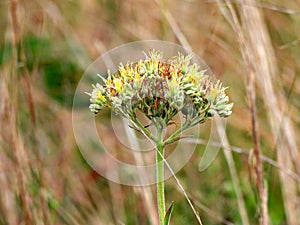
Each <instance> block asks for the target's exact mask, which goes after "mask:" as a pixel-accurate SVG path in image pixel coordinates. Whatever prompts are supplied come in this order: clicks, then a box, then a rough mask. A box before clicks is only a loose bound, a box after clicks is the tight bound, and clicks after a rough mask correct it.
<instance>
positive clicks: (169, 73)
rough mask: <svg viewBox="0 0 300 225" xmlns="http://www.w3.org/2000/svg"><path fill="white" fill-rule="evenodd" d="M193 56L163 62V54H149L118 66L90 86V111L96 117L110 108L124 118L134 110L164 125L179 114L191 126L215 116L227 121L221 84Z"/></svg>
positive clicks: (228, 110)
mask: <svg viewBox="0 0 300 225" xmlns="http://www.w3.org/2000/svg"><path fill="white" fill-rule="evenodd" d="M191 59H192V55H187V56H184V55H182V54H181V53H178V55H177V56H175V57H173V58H171V59H168V60H166V61H163V57H162V52H160V51H156V50H151V51H149V52H148V54H147V57H146V58H145V59H143V60H140V61H139V62H128V63H126V65H123V64H120V65H119V68H118V71H117V72H116V73H115V74H113V75H110V74H109V75H108V77H107V79H104V78H102V79H103V81H104V84H99V83H97V84H96V85H93V91H92V93H90V94H89V95H90V103H91V104H90V110H91V111H92V112H94V113H98V112H99V111H100V110H101V109H103V108H106V107H108V108H111V109H112V110H113V111H115V112H116V113H119V114H121V115H123V116H125V117H127V118H129V119H130V118H133V117H135V113H136V111H137V110H139V111H141V112H143V113H144V115H145V116H146V117H147V118H149V119H150V120H152V119H153V118H161V119H162V120H163V121H164V122H165V124H168V122H169V121H170V120H171V119H172V118H173V117H174V116H175V115H176V114H178V113H179V112H182V113H183V114H184V115H185V117H186V119H187V120H189V122H190V123H191V124H196V123H200V122H204V121H205V120H206V119H208V118H210V117H212V116H214V115H216V114H218V115H219V116H221V117H227V116H229V115H230V114H231V109H232V106H233V103H229V98H228V96H227V95H226V93H225V90H226V88H225V87H223V86H222V83H221V82H220V81H217V82H213V81H212V80H211V77H210V76H208V75H206V74H205V72H206V71H205V70H201V69H200V67H199V66H198V65H196V64H191Z"/></svg>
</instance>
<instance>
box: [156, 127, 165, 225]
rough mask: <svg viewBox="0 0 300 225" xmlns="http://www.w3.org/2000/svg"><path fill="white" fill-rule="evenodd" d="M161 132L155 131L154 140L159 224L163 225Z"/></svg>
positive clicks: (163, 192)
mask: <svg viewBox="0 0 300 225" xmlns="http://www.w3.org/2000/svg"><path fill="white" fill-rule="evenodd" d="M162 132H163V130H158V129H157V140H156V148H157V151H156V191H157V206H158V216H159V224H160V225H164V217H165V214H166V206H165V186H164V159H163V156H164V143H163V142H162Z"/></svg>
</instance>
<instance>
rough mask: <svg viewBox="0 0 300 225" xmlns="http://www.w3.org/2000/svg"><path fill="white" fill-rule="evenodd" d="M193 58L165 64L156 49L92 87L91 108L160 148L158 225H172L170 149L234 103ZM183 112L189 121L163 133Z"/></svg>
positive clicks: (180, 57)
mask: <svg viewBox="0 0 300 225" xmlns="http://www.w3.org/2000/svg"><path fill="white" fill-rule="evenodd" d="M192 57H193V56H192V55H187V56H184V55H182V54H181V53H178V55H177V56H175V57H173V58H171V59H168V60H165V61H164V60H163V56H162V52H160V51H156V50H151V51H149V52H148V54H147V57H146V59H144V60H140V61H139V62H128V63H127V64H126V65H123V64H120V66H119V69H118V71H117V72H116V73H114V74H113V75H111V74H110V73H108V77H107V78H104V77H101V76H100V78H101V81H102V83H101V84H100V83H97V84H96V85H93V86H92V87H93V90H92V92H91V93H87V94H88V95H89V96H90V106H89V108H90V110H91V111H92V112H94V113H98V112H99V111H101V109H103V108H111V109H112V110H113V111H114V112H115V113H116V114H119V115H121V116H123V117H125V118H127V119H129V120H130V121H131V123H132V124H133V127H134V128H136V129H137V130H138V131H139V132H141V133H142V134H143V135H145V136H146V137H147V138H148V139H149V140H151V141H152V142H153V143H154V144H155V147H156V181H157V183H156V188H157V206H158V215H159V224H160V225H168V224H169V220H170V217H171V212H172V209H173V204H172V205H171V207H170V208H169V209H168V210H167V212H166V206H165V192H164V164H165V159H164V154H165V147H166V146H167V145H169V144H172V143H174V142H176V141H178V140H179V139H180V138H181V134H182V133H183V132H184V131H185V130H187V129H189V128H191V127H193V126H196V125H197V124H201V123H204V122H205V121H207V120H208V119H210V118H212V117H213V116H215V115H217V114H218V115H219V116H221V117H227V116H229V115H231V113H232V111H231V109H232V107H233V103H229V98H228V96H227V95H226V94H225V90H226V87H223V86H222V83H221V82H220V81H217V82H213V81H212V80H211V77H210V76H208V75H206V74H205V73H206V71H205V70H201V69H200V67H199V66H198V65H197V64H191V59H192ZM137 112H141V113H142V114H143V115H144V116H145V117H146V118H147V119H148V120H149V121H150V122H151V124H152V125H153V126H155V128H156V135H153V134H152V133H151V132H150V130H148V128H147V127H146V126H144V125H143V124H142V123H141V122H140V120H139V119H138V117H137ZM179 113H181V114H182V115H183V116H184V118H185V121H184V122H183V124H182V125H181V126H180V127H179V128H178V129H177V130H176V131H175V132H174V133H173V134H171V135H170V136H169V137H166V138H165V139H164V132H165V131H166V129H167V127H168V125H169V124H172V123H174V122H173V119H174V117H175V116H176V115H178V114H179Z"/></svg>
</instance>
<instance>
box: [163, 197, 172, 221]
mask: <svg viewBox="0 0 300 225" xmlns="http://www.w3.org/2000/svg"><path fill="white" fill-rule="evenodd" d="M173 208H174V202H172V203H171V205H170V207H169V209H168V210H167V212H166V215H165V218H164V225H169V223H170V219H171V214H172V212H173Z"/></svg>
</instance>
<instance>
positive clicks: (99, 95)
mask: <svg viewBox="0 0 300 225" xmlns="http://www.w3.org/2000/svg"><path fill="white" fill-rule="evenodd" d="M96 94H97V99H98V100H100V101H101V102H106V99H105V97H104V96H103V95H102V94H101V92H100V91H97V93H96Z"/></svg>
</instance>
